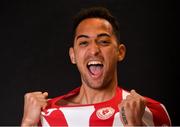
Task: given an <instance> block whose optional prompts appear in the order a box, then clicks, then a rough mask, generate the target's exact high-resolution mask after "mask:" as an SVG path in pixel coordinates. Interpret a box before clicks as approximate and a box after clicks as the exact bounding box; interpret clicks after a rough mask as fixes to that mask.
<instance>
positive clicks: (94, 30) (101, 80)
mask: <svg viewBox="0 0 180 127" xmlns="http://www.w3.org/2000/svg"><path fill="white" fill-rule="evenodd" d="M69 53H70V58H71V61H72V63H74V64H76V65H77V67H78V70H79V72H80V74H81V80H82V84H83V85H87V86H88V87H90V88H94V89H101V88H104V87H106V86H108V85H116V83H117V62H118V61H121V60H122V59H123V58H124V55H125V46H124V45H123V44H119V43H118V42H117V38H116V36H115V34H114V32H113V28H112V26H111V24H110V23H109V22H108V21H107V20H105V19H101V18H88V19H84V20H82V21H81V22H80V24H79V25H78V26H77V28H76V33H75V38H74V46H73V47H71V48H70V51H69Z"/></svg>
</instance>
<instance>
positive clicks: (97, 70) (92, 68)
mask: <svg viewBox="0 0 180 127" xmlns="http://www.w3.org/2000/svg"><path fill="white" fill-rule="evenodd" d="M89 70H90V72H91V73H92V74H93V75H99V74H100V73H101V70H102V66H90V67H89Z"/></svg>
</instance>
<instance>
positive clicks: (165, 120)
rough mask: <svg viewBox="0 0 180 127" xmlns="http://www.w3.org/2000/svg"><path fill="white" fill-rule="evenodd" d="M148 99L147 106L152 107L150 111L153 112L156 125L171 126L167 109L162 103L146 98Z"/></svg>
mask: <svg viewBox="0 0 180 127" xmlns="http://www.w3.org/2000/svg"><path fill="white" fill-rule="evenodd" d="M146 99H147V100H148V103H147V107H148V108H149V109H150V111H151V112H152V114H153V121H154V125H155V126H163V125H167V126H170V125H171V122H170V119H169V117H168V114H167V113H166V111H165V109H164V108H163V107H162V104H161V103H159V102H157V101H155V100H152V99H150V98H146Z"/></svg>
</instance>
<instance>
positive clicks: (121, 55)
mask: <svg viewBox="0 0 180 127" xmlns="http://www.w3.org/2000/svg"><path fill="white" fill-rule="evenodd" d="M117 50H118V61H122V60H123V59H124V57H125V54H126V47H125V45H124V44H119V45H118V49H117Z"/></svg>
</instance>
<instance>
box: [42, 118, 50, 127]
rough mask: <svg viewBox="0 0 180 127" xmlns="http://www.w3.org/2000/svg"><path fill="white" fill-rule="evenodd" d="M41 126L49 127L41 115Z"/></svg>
mask: <svg viewBox="0 0 180 127" xmlns="http://www.w3.org/2000/svg"><path fill="white" fill-rule="evenodd" d="M41 124H42V127H43V126H44V127H50V125H49V124H48V122H47V121H46V119H45V118H44V116H43V115H41Z"/></svg>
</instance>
